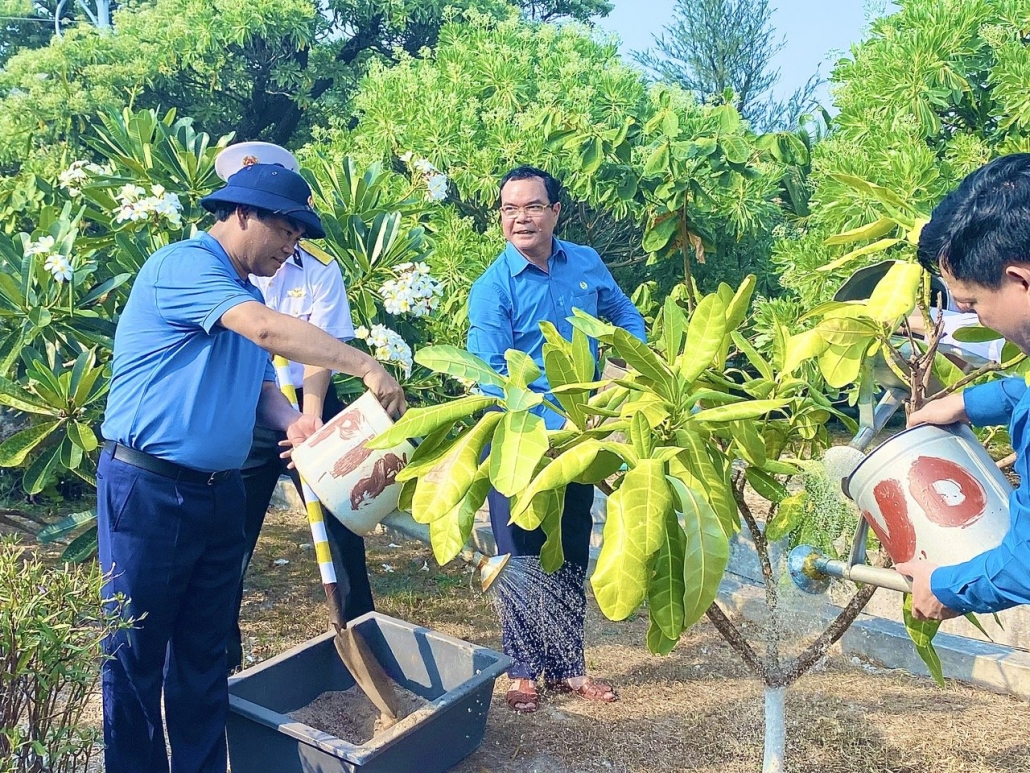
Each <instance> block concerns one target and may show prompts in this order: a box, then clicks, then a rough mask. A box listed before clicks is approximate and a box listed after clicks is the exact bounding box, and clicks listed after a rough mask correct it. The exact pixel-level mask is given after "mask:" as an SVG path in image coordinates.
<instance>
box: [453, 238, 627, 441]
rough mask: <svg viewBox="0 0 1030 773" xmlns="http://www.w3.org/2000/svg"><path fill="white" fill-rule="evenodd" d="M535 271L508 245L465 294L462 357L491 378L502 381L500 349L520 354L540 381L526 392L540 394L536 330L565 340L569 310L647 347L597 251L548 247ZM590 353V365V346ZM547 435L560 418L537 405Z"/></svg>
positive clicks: (543, 382) (544, 386)
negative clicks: (546, 326) (545, 328)
mask: <svg viewBox="0 0 1030 773" xmlns="http://www.w3.org/2000/svg"><path fill="white" fill-rule="evenodd" d="M547 267H548V270H547V271H542V270H541V269H540V268H538V267H537V266H535V265H533V264H532V263H530V262H529V261H528V260H526V258H525V257H523V255H522V253H520V252H519V251H518V250H517V249H516V248H515V247H514V246H513V245H512V244H511V243H510V242H509V243H508V245H507V246H506V247H505V249H504V252H502V253H501V254H500V255H499V256H498V258H497V259H496V260H495V261H494V262H493V263H491V264H490V266H489V268H487V270H486V271H484V272H483V275H482V276H481V277H479V279H477V280H476V282H475V284H473V285H472V290H471V292H470V294H469V334H468V350H469V351H470V352H471V353H472V354H475V355H476V356H478V357H481V358H482V359H484V360H486V362H487V363H488V364H489V365H490V367H492V368H493V369H494V370H496V371H497V372H498V373H504V374H506V373H507V372H508V364H507V362H506V361H505V359H504V353H505V352H506V351H507V350H508V349H518V350H519V351H521V352H525V353H526V354H528V355H529V356H530V357H532V358H533V361H534V362H535V363H536V364H537V366H538V367H539V368H540V373H541V376H540V378H538V379H537V380H536V381H534V382H533V383H532V384H530V388H531V389H533V391H535V392H541V393H545V394H546V393H547V392H548V390H549V388H550V387H549V385H548V383H547V376H546V375H544V355H543V349H544V336H543V333H541V332H540V323H541V322H543V321H545V320H546V321H548V322H550V323H551V324H553V325H554V326H555V327H556V328H557V329H558V332H559V333H561V334H562V335H563V336H564V337H565V338H568V339H570V340H571V338H572V325H571V324H570V323H569V321H568V317H571V316H572V310H573V309H574V308H577V309H581V310H583V311H585V312H587V313H588V314H592V315H593V316H595V317H599V318H601V319H604V320H606V321H607V322H610V323H611V324H613V325H617V326H618V327H622V328H625V329H626V330H628V331H629V332H630V333H632V334H633V335H634V336H636V337H637V338H639V339H640V340H641V341H645V340H647V338H646V337H647V331H646V330H645V328H644V318H643V317H642V316H641V315H640V312H639V311H637V309H636V307H635V306H634V305H633V302H632V301H631V300H630V299H629V298H627V297H626V294H625V293H624V292H622V290H621V289H619V286H618V285H617V284H615V280H614V279H613V278H612V275H611V272H610V271H609V270H608V267H607V266H605V265H604V263H603V262H602V261H601V257H600V256H599V255H598V254H597V251H596V250H594V249H593V248H591V247H585V246H582V245H579V244H573V243H572V242H563V241H560V240H558V239H555V240H554V249H553V251H552V254H551V257H550V258H548V260H547ZM590 348H591V351H592V352H593V355H594V359H595V360H596V359H597V341H595V340H593V339H591V341H590ZM482 386H483V390H484V391H485V392H487V393H489V394H497V395H500V394H501V392H500V390H498V389H497V388H496V387H494V388H490V387H489V386H488V385H482ZM535 412H537V413H538V414H539V415H541V416H543V417H544V421H545V422H546V424H547V427H548V429H558V428H560V427H561V426H562V424H563V423H564V419H563V418H562V417H561V416H560V415H558V414H557V413H555V412H554V411H552V410H550V409H548V408H546V407H545V406H541V407H540V408H539V409H537V410H536V411H535Z"/></svg>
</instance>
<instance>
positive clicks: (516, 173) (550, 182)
mask: <svg viewBox="0 0 1030 773" xmlns="http://www.w3.org/2000/svg"><path fill="white" fill-rule="evenodd" d="M534 177H538V178H540V179H541V180H543V181H544V188H546V189H547V203H548V204H557V203H558V197H560V196H561V183H560V182H558V180H557V178H555V177H554V176H553V175H552V174H550V173H549V172H545V171H544V170H543V169H537V168H536V167H535V166H526V165H522V166H517V167H515V168H514V169H512V170H511V171H510V172H508V173H507V174H506V175H504V177H502V178H501V184H500V185H499V186H497V197H498V199H500V196H501V191H502V190H504V186H505V185H507V184H508V183H510V182H511V181H512V180H531V179H533V178H534Z"/></svg>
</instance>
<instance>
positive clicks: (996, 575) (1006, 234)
mask: <svg viewBox="0 0 1030 773" xmlns="http://www.w3.org/2000/svg"><path fill="white" fill-rule="evenodd" d="M919 260H920V263H922V264H923V267H924V268H926V269H927V270H928V271H931V272H938V271H939V272H940V274H941V276H942V277H943V278H944V281H945V283H946V284H947V285H948V289H949V290H950V291H951V295H952V298H953V299H954V301H955V302H956V303H957V304H958V306H959V308H960V309H961V310H962V311H971V312H975V313H976V315H977V317H978V318H979V320H980V324H981V325H983V326H985V327H989V328H991V329H992V330H995V331H996V332H998V333H1000V334H1001V335H1002V336H1004V337H1005V338H1006V339H1008V340H1009V341H1011V342H1012V343H1014V344H1015V345H1016V346H1018V347H1019V348H1020V349H1021V350H1022V351H1023V352H1027V353H1030V154H1027V153H1018V154H1014V155H1010V156H1002V157H1001V158H997V159H995V160H994V161H991V162H990V163H989V164H987V165H985V166H983V167H981V168H980V169H978V170H976V171H975V172H973V173H971V174H970V175H968V176H967V177H966V178H965V179H964V180H963V181H962V183H961V184H960V185H959V187H958V188H956V189H955V190H954V191H952V192H951V193H950V194H948V195H947V196H946V197H945V198H944V200H943V201H941V203H940V204H939V205H938V206H937V208H936V209H934V212H933V217H932V218H931V220H930V222H929V223H928V224H927V225H926V227H925V228H924V229H923V232H922V234H921V235H920V239H919ZM957 421H964V422H972V423H973V424H976V425H979V426H992V425H997V424H1006V423H1007V424H1008V427H1009V436H1010V437H1011V439H1012V447H1013V448H1014V449H1015V451H1016V452H1017V454H1018V456H1017V460H1016V465H1015V471H1016V472H1017V473H1018V475H1019V480H1020V484H1019V488H1017V489H1016V490H1015V491H1013V492H1012V495H1011V496H1010V497H1009V516H1010V526H1009V531H1008V534H1006V535H1005V538H1004V539H1003V540H1002V542H1001V544H1000V545H998V546H997V547H995V548H992V549H991V550H987V551H985V552H983V553H981V554H980V555H978V556H976V557H974V558H972V559H970V560H969V561H966V562H964V563H962V564H958V565H955V566H941V567H938V566H935V565H933V564H931V563H929V562H928V561H918V560H917V561H905V562H904V563H900V564H898V565H897V567H895V568H896V569H897V570H898V571H899V572H901V573H902V574H904V575H906V576H908V577H911V578H912V613H913V616H914V617H916V618H917V619H935V620H945V619H947V618H950V617H956V616H958V615H961V614H964V613H966V612H978V613H988V612H998V611H1000V610H1002V609H1008V608H1009V607H1013V606H1016V605H1017V604H1027V603H1030V453H1028V452H1030V390H1028V389H1027V383H1026V380H1025V379H1024V378H1022V377H1019V378H1003V379H1000V380H998V381H992V382H990V383H988V384H983V385H981V386H975V387H971V388H969V389H966V390H965V391H964V392H961V393H958V394H952V395H948V396H947V397H943V398H941V399H939V400H934V401H933V402H930V403H927V404H926V405H925V406H923V407H922V408H921V409H919V410H918V411H915V412H914V413H913V414H912V415H911V416H910V417H909V425H910V426H913V425H916V424H951V423H953V422H957Z"/></svg>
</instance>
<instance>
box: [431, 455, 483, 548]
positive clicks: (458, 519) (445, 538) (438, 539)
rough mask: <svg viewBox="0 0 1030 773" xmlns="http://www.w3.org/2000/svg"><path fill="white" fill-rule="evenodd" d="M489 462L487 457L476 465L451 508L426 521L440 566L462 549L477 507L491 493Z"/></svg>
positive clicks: (474, 518)
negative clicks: (439, 516) (441, 514)
mask: <svg viewBox="0 0 1030 773" xmlns="http://www.w3.org/2000/svg"><path fill="white" fill-rule="evenodd" d="M488 465H489V462H488V461H487V460H484V461H483V463H482V464H480V465H479V468H478V469H477V470H476V475H475V477H474V478H473V479H472V485H471V486H469V490H468V493H466V494H465V496H464V497H462V499H461V501H460V502H459V503H458V504H457V505H455V506H454V509H453V510H451V512H449V513H447V515H445V516H444V517H442V518H437V519H436V520H434V521H432V522H430V524H429V542H430V544H431V545H432V547H433V557H434V558H435V559H436V562H437V563H438V564H440V565H441V566H443V565H444V564H446V563H448V562H450V561H451V560H452V559H453V558H454V557H455V556H457V555H458V553H460V552H461V549H462V548H463V547H465V543H466V542H467V541H468V538H469V536H470V535H471V534H472V529H473V527H474V525H475V520H476V511H477V510H478V509H479V508H480V507H482V506H483V502H485V501H486V497H487V494H489V493H490V476H489V474H488V473H487V466H488Z"/></svg>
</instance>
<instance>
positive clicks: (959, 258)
mask: <svg viewBox="0 0 1030 773" xmlns="http://www.w3.org/2000/svg"><path fill="white" fill-rule="evenodd" d="M916 255H917V258H918V260H919V262H920V264H921V265H922V266H923V267H924V268H925V269H927V270H928V271H932V272H937V271H939V270H940V269H945V270H947V272H948V273H949V274H951V275H952V276H953V277H955V278H956V279H958V280H960V281H962V282H974V283H976V284H979V285H983V286H984V287H990V288H998V287H1000V286H1001V280H1002V277H1003V276H1004V273H1005V266H1007V265H1009V264H1011V263H1030V153H1014V154H1012V155H1009V156H1002V157H1000V158H996V159H994V160H993V161H991V162H990V163H988V164H985V165H984V166H982V167H980V168H979V169H977V170H976V171H975V172H971V173H970V174H969V175H967V176H966V178H965V179H964V180H962V182H961V183H959V186H958V187H957V188H956V189H955V190H953V191H952V192H951V193H949V194H948V195H947V196H945V197H944V199H943V200H941V203H940V204H938V205H937V207H936V208H935V209H934V211H933V214H932V215H931V217H930V222H929V223H927V224H926V225H925V226H924V227H923V230H922V231H921V232H920V234H919V248H918V250H917V252H916Z"/></svg>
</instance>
